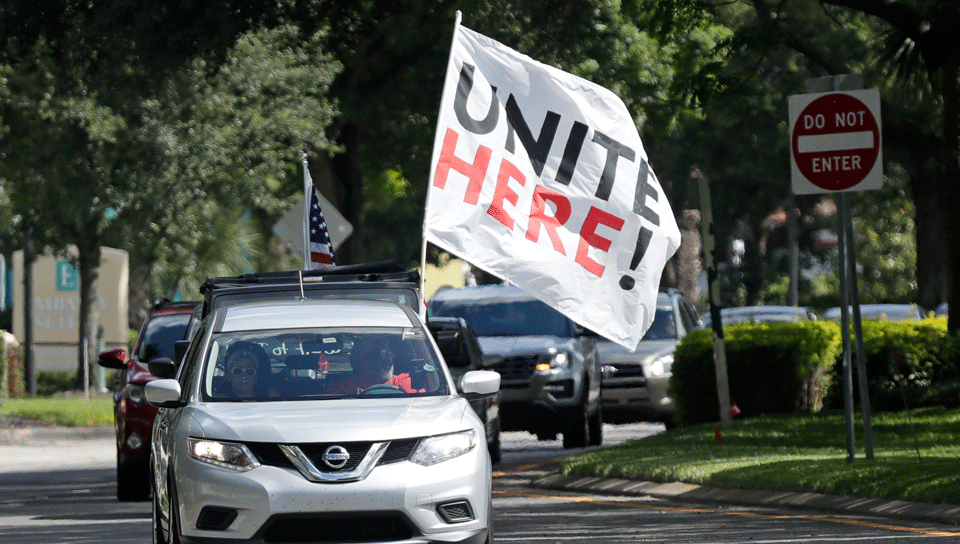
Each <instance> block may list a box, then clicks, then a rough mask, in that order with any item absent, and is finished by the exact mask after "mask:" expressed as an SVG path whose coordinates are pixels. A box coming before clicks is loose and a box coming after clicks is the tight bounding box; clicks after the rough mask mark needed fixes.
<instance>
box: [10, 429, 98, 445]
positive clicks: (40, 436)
mask: <svg viewBox="0 0 960 544" xmlns="http://www.w3.org/2000/svg"><path fill="white" fill-rule="evenodd" d="M113 436H114V430H113V427H60V426H42V427H17V428H12V429H0V445H27V444H44V443H49V442H57V441H62V440H98V439H102V438H111V437H113Z"/></svg>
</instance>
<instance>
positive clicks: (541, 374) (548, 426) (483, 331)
mask: <svg viewBox="0 0 960 544" xmlns="http://www.w3.org/2000/svg"><path fill="white" fill-rule="evenodd" d="M427 313H428V315H430V316H431V317H434V316H436V317H462V318H464V319H465V320H466V321H467V323H469V324H470V326H471V327H472V328H473V330H474V332H475V333H476V335H477V337H478V338H479V340H480V345H481V347H482V349H483V353H484V360H485V363H484V368H486V369H489V370H495V371H497V372H499V373H500V390H501V404H500V418H501V425H502V428H503V430H505V431H511V430H513V431H528V432H530V433H533V434H535V435H536V436H537V438H538V439H540V440H555V439H556V438H557V435H558V434H562V435H563V446H564V447H565V448H582V447H585V446H587V445H600V443H601V442H602V441H603V417H602V415H601V406H600V364H599V362H598V360H597V350H596V338H595V335H594V334H593V333H590V332H588V331H585V330H583V329H582V328H580V327H579V326H577V324H575V323H574V322H573V321H571V320H570V319H568V318H567V317H565V316H564V315H563V314H561V313H560V312H558V311H556V310H554V309H553V308H551V307H550V306H548V305H547V304H545V303H543V302H541V301H540V300H538V299H536V298H534V297H533V296H531V295H529V294H527V293H526V292H525V291H523V290H522V289H520V288H519V287H515V286H509V285H483V286H476V287H463V288H460V289H445V290H441V291H438V292H437V293H436V294H435V295H434V296H433V298H431V299H430V302H429V304H428V306H427Z"/></svg>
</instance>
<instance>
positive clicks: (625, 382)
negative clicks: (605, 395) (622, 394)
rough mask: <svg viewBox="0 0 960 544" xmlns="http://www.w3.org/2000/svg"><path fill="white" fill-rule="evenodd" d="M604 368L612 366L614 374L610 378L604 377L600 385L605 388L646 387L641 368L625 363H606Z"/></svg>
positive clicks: (645, 379)
mask: <svg viewBox="0 0 960 544" xmlns="http://www.w3.org/2000/svg"><path fill="white" fill-rule="evenodd" d="M604 366H612V367H614V368H615V369H616V372H615V373H614V374H613V375H612V376H609V377H607V376H604V377H603V379H602V381H601V384H602V385H603V387H607V388H618V387H637V386H638V385H646V383H647V378H646V376H644V375H643V366H641V365H634V364H625V363H606V364H604Z"/></svg>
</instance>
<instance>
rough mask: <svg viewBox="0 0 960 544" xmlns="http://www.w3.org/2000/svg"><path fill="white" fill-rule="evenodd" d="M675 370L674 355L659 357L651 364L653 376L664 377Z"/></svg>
mask: <svg viewBox="0 0 960 544" xmlns="http://www.w3.org/2000/svg"><path fill="white" fill-rule="evenodd" d="M671 369H673V354H670V355H664V356H663V357H658V358H656V359H654V361H653V362H652V363H650V375H651V376H663V375H664V374H666V373H668V372H670V371H671Z"/></svg>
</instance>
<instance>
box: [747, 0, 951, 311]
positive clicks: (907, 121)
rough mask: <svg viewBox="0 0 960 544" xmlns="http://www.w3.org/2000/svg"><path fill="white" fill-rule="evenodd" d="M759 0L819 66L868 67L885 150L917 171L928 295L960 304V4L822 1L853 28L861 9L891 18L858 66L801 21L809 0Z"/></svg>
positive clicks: (831, 69) (828, 13) (837, 25)
mask: <svg viewBox="0 0 960 544" xmlns="http://www.w3.org/2000/svg"><path fill="white" fill-rule="evenodd" d="M752 3H753V5H754V7H755V9H756V12H757V14H758V16H759V17H760V18H761V20H763V21H764V22H765V24H767V25H771V26H775V27H776V28H777V29H778V31H779V32H780V33H781V36H782V43H783V44H784V45H786V46H787V47H790V48H792V49H794V50H797V51H799V52H801V53H803V54H804V55H805V56H807V58H808V59H810V61H811V63H812V65H813V66H814V67H816V69H818V70H820V71H822V72H826V73H827V74H839V73H846V72H850V71H851V68H857V67H859V68H862V69H863V71H864V72H866V73H867V75H868V76H872V77H870V79H872V80H873V81H874V82H875V83H876V84H877V85H879V86H880V87H881V91H882V92H881V96H882V99H883V116H884V126H883V129H884V138H885V141H884V151H885V152H887V157H889V158H890V159H893V160H896V161H897V162H899V163H900V164H901V165H902V167H903V169H904V170H905V171H906V172H907V174H908V175H909V176H910V182H911V189H912V191H911V192H912V197H913V200H914V203H915V208H916V227H917V266H918V271H917V278H918V283H919V285H918V287H919V296H920V300H919V302H920V303H921V305H926V306H929V307H933V306H935V305H936V304H937V303H938V302H940V301H941V300H943V298H944V297H946V298H947V299H948V300H949V302H950V303H951V305H954V306H956V305H958V304H960V275H957V274H953V273H952V271H953V270H956V269H957V266H958V265H960V225H956V224H955V223H954V222H950V221H948V220H947V217H948V216H947V214H948V213H949V209H948V208H947V206H949V205H950V204H949V203H951V202H955V201H956V200H955V199H956V198H957V197H958V196H960V35H958V33H957V32H956V29H957V28H960V5H958V4H957V3H956V2H953V1H951V0H915V1H906V0H904V1H895V2H890V1H887V0H819V2H818V4H819V7H820V11H821V13H822V14H823V15H824V16H825V17H824V18H823V19H824V21H825V22H826V23H827V24H830V25H831V26H832V27H833V28H834V29H835V30H838V31H841V30H843V29H844V28H849V27H850V26H851V24H853V23H852V21H856V17H857V16H859V17H860V20H861V21H863V20H864V19H866V20H867V21H869V22H872V23H874V24H879V25H883V27H882V28H883V29H884V30H886V36H885V39H883V40H874V41H873V42H872V43H870V44H869V45H871V46H872V47H873V50H872V54H871V55H867V56H865V57H861V59H863V58H866V59H868V60H869V61H871V62H872V64H867V63H863V64H858V63H856V62H854V61H853V60H852V59H850V58H845V57H844V56H842V55H837V54H836V52H837V51H835V50H829V49H827V48H826V47H824V45H823V44H822V43H819V42H818V41H817V40H816V39H815V38H814V36H819V35H821V34H820V33H811V32H809V31H806V32H805V31H804V30H809V29H804V28H802V27H799V28H798V27H797V26H796V25H795V24H794V23H793V21H794V20H795V17H793V16H795V15H796V14H797V13H799V12H801V10H803V9H804V8H807V9H808V8H809V7H810V6H809V2H804V1H803V0H794V1H793V2H782V3H779V4H770V3H766V2H764V1H762V0H753V1H752ZM790 8H793V9H790ZM788 10H790V11H788ZM788 13H789V14H790V15H791V16H788V17H774V16H773V15H775V14H780V15H783V14H788ZM781 20H787V21H789V22H788V23H786V24H781V23H780V22H779V21H781ZM821 28H822V27H821ZM873 35H874V36H877V35H883V34H882V33H880V32H874V33H873ZM870 79H868V81H870ZM918 97H919V98H921V100H917V98H918ZM904 98H906V99H904ZM924 99H925V100H924ZM929 107H936V108H939V110H940V111H939V115H930V113H931V112H930V111H929V110H926V111H925V108H929ZM942 242H945V244H943V243H942ZM943 245H946V249H947V251H946V252H944V251H942V249H943V248H942V246H943ZM944 255H945V256H946V258H944V257H943V256H944ZM949 328H950V329H951V330H957V329H960V318H957V317H956V316H954V317H953V318H951V319H950V321H949Z"/></svg>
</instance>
